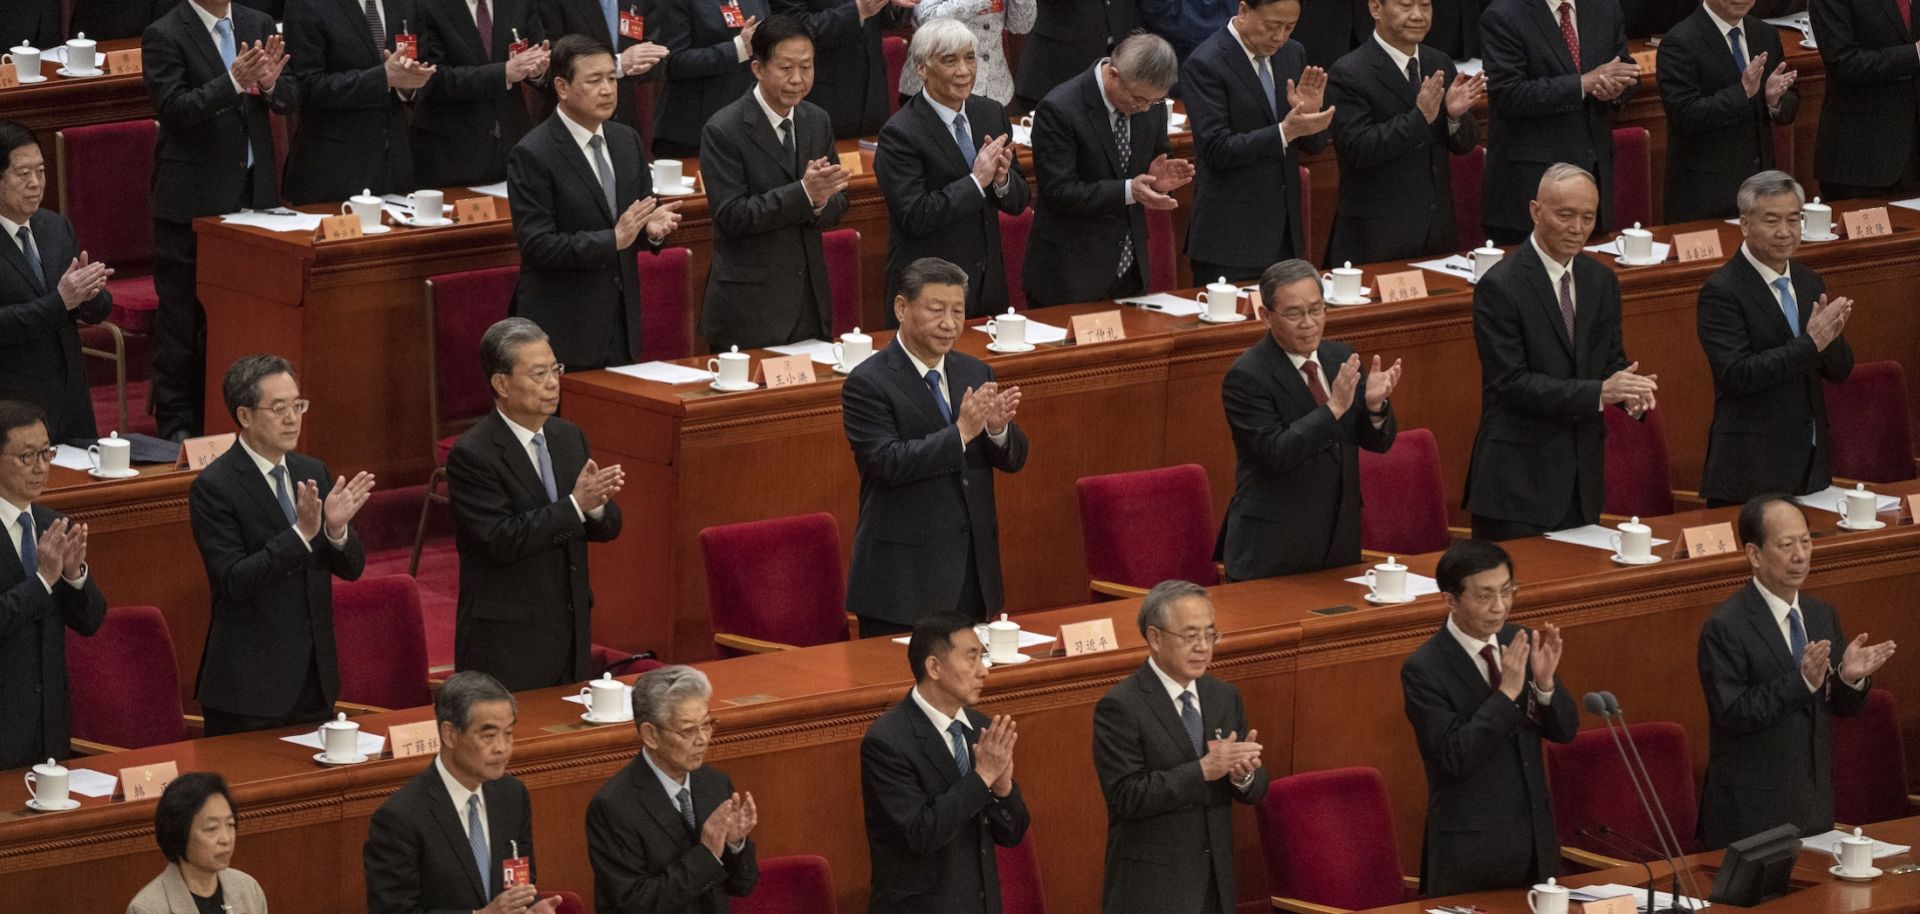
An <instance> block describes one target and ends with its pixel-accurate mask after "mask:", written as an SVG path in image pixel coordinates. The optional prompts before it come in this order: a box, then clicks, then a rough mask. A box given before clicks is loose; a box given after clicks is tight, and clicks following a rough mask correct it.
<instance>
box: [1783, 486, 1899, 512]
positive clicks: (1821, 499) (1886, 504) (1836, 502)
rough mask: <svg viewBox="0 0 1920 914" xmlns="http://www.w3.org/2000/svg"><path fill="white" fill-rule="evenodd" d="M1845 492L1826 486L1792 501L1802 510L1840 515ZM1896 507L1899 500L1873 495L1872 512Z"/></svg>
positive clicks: (1845, 495) (1845, 496) (1845, 497)
mask: <svg viewBox="0 0 1920 914" xmlns="http://www.w3.org/2000/svg"><path fill="white" fill-rule="evenodd" d="M1847 491H1848V490H1846V489H1842V488H1840V487H1839V486H1828V487H1826V488H1824V489H1821V490H1820V491H1818V492H1815V493H1813V494H1811V495H1800V496H1796V497H1795V498H1794V501H1796V502H1798V503H1799V504H1800V506H1801V507H1803V508H1814V509H1816V510H1820V511H1826V512H1829V513H1832V514H1842V513H1845V512H1844V511H1842V510H1841V508H1840V505H1841V504H1843V503H1844V502H1846V500H1847ZM1898 507H1900V499H1899V498H1897V497H1895V496H1892V495H1875V496H1874V497H1873V510H1874V511H1875V512H1876V513H1877V512H1880V511H1891V510H1893V509H1895V508H1898Z"/></svg>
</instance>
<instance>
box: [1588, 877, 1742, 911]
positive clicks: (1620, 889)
mask: <svg viewBox="0 0 1920 914" xmlns="http://www.w3.org/2000/svg"><path fill="white" fill-rule="evenodd" d="M1567 894H1568V896H1569V897H1570V898H1571V899H1572V900H1574V901H1594V900H1596V899H1600V898H1619V897H1620V896H1622V895H1631V896H1633V897H1634V898H1636V899H1638V902H1637V903H1638V904H1639V906H1640V910H1642V911H1644V910H1646V909H1647V889H1646V887H1645V886H1639V887H1635V886H1630V885H1620V884H1619V883H1603V884H1601V885H1589V886H1584V887H1582V888H1577V889H1573V890H1571V891H1569V892H1568V893H1567ZM1653 903H1654V906H1655V907H1657V908H1660V909H1661V910H1666V909H1667V908H1669V907H1676V905H1675V904H1674V900H1673V894H1672V893H1670V892H1661V891H1655V892H1654V893H1653ZM1707 906H1708V905H1707V902H1705V901H1702V900H1701V899H1698V898H1692V897H1689V896H1685V895H1682V896H1680V902H1679V904H1678V905H1677V907H1679V908H1680V909H1681V910H1685V911H1700V910H1705V909H1706V908H1707Z"/></svg>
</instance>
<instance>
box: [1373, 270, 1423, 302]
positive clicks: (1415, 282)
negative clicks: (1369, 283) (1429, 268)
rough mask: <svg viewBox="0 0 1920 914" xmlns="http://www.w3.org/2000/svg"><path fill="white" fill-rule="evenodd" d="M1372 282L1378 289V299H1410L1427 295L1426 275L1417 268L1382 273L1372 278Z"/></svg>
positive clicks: (1384, 300)
mask: <svg viewBox="0 0 1920 914" xmlns="http://www.w3.org/2000/svg"><path fill="white" fill-rule="evenodd" d="M1373 284H1374V285H1375V286H1378V287H1379V289H1380V300H1381V301H1383V302H1391V301H1412V300H1414V299H1416V298H1426V297H1427V277H1426V274H1424V273H1422V272H1420V271H1419V270H1402V271H1400V272H1398V273H1382V274H1380V275H1378V276H1375V277H1374V278H1373Z"/></svg>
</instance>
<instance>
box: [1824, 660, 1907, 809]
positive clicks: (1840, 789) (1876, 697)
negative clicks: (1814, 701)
mask: <svg viewBox="0 0 1920 914" xmlns="http://www.w3.org/2000/svg"><path fill="white" fill-rule="evenodd" d="M1836 688H1837V686H1836ZM1896 711H1897V709H1896V707H1895V705H1894V700H1893V693H1892V692H1890V691H1888V690H1886V689H1871V690H1869V691H1868V692H1867V706H1866V707H1864V708H1861V709H1860V713H1859V714H1857V715H1855V716H1853V717H1836V718H1834V721H1833V818H1834V820H1835V821H1839V822H1845V823H1847V824H1849V825H1865V824H1867V823H1870V822H1885V821H1887V820H1888V819H1899V818H1904V817H1906V816H1911V815H1913V814H1914V807H1916V806H1920V797H1914V796H1911V795H1909V794H1908V793H1907V777H1906V771H1907V757H1906V751H1905V749H1904V748H1903V747H1902V746H1901V745H1900V715H1899V714H1898V713H1896Z"/></svg>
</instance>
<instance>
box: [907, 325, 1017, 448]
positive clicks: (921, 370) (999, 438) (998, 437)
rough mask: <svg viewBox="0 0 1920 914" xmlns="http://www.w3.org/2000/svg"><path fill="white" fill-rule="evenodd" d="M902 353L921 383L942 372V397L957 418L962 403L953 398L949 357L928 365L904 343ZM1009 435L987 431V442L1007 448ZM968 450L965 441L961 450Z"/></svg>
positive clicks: (1004, 429)
mask: <svg viewBox="0 0 1920 914" xmlns="http://www.w3.org/2000/svg"><path fill="white" fill-rule="evenodd" d="M900 351H902V352H905V353H906V354H907V360H908V361H910V362H912V363H913V370H914V372H915V373H916V374H918V375H920V380H921V383H925V382H926V378H927V372H929V371H938V372H940V395H941V396H943V397H945V398H946V399H947V411H948V412H951V413H953V415H954V416H956V417H957V416H959V415H960V401H958V400H955V399H954V398H953V379H951V378H949V377H947V357H946V356H945V355H941V356H940V360H939V361H937V362H934V363H933V364H932V365H928V364H927V363H925V362H922V361H920V357H919V356H917V355H914V354H913V349H912V348H910V347H908V346H907V344H906V343H904V342H903V343H901V344H900ZM1007 434H1008V431H1007V429H1006V428H1004V427H1002V428H1001V429H1000V430H999V431H997V432H996V431H994V430H993V429H987V440H988V441H991V442H993V444H994V446H995V447H1006V446H1007ZM966 449H967V443H966V442H965V441H962V442H960V450H962V451H965V450H966Z"/></svg>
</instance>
